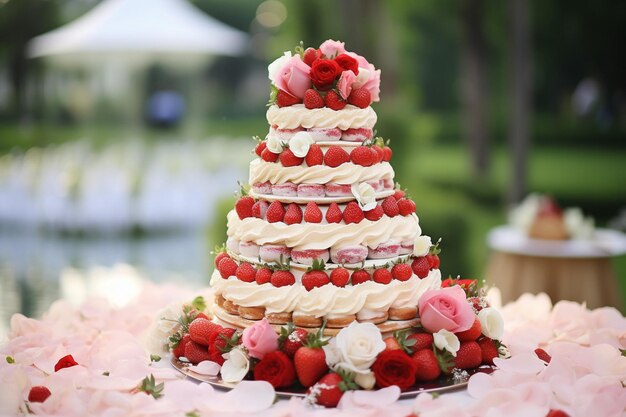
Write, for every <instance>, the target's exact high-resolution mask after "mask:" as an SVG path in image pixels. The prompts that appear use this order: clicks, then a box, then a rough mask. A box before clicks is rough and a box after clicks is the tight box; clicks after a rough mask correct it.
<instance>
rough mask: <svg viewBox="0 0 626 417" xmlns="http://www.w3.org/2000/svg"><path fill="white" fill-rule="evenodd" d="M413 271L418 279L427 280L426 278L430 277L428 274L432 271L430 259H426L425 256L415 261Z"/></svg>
mask: <svg viewBox="0 0 626 417" xmlns="http://www.w3.org/2000/svg"><path fill="white" fill-rule="evenodd" d="M411 269H412V270H413V273H414V274H415V275H417V276H418V277H420V278H426V276H428V272H429V271H430V262H428V259H426V257H425V256H420V257H419V258H415V259H413V262H411Z"/></svg>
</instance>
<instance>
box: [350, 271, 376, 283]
mask: <svg viewBox="0 0 626 417" xmlns="http://www.w3.org/2000/svg"><path fill="white" fill-rule="evenodd" d="M370 279H371V277H370V274H369V273H368V272H367V271H366V270H365V269H357V270H356V271H354V272H352V276H351V277H350V280H351V281H352V285H359V284H363V283H364V282H368V281H370Z"/></svg>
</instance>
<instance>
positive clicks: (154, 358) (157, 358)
mask: <svg viewBox="0 0 626 417" xmlns="http://www.w3.org/2000/svg"><path fill="white" fill-rule="evenodd" d="M160 360H161V357H160V356H159V355H150V362H159V361H160Z"/></svg>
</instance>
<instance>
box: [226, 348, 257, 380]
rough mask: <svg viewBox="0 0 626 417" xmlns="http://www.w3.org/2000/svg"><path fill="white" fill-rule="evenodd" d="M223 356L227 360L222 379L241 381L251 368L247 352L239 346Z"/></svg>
mask: <svg viewBox="0 0 626 417" xmlns="http://www.w3.org/2000/svg"><path fill="white" fill-rule="evenodd" d="M223 356H224V359H226V361H225V362H224V364H223V365H222V370H221V374H222V380H224V382H231V383H234V382H239V381H241V380H242V379H243V378H244V377H245V376H246V374H247V373H248V371H249V370H250V360H249V359H248V355H246V352H244V351H243V349H241V348H238V347H237V348H234V349H233V350H231V351H230V352H228V353H225V354H224V355H223Z"/></svg>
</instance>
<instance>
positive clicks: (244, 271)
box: [235, 262, 256, 282]
mask: <svg viewBox="0 0 626 417" xmlns="http://www.w3.org/2000/svg"><path fill="white" fill-rule="evenodd" d="M235 276H236V277H237V279H238V280H240V281H243V282H252V281H254V279H255V277H256V269H254V267H253V266H252V264H250V263H248V262H242V263H241V264H239V266H238V267H237V270H236V271H235Z"/></svg>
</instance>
